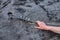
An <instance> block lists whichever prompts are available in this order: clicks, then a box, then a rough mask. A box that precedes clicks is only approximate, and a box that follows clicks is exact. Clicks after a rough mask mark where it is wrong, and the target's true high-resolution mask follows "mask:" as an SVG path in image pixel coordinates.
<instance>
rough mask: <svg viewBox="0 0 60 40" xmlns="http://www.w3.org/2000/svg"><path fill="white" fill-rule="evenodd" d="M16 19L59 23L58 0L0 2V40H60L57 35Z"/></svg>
mask: <svg viewBox="0 0 60 40" xmlns="http://www.w3.org/2000/svg"><path fill="white" fill-rule="evenodd" d="M9 12H11V13H12V14H13V15H12V17H13V19H10V17H9V15H8V13H9ZM17 18H22V19H25V20H28V21H29V20H30V21H36V20H40V21H46V22H48V21H54V22H60V21H59V20H60V0H0V40H60V35H59V34H56V33H53V32H49V31H43V30H38V29H35V28H34V26H35V25H31V24H28V23H26V22H23V21H21V20H19V19H17Z"/></svg>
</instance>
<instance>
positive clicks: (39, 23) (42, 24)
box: [35, 21, 48, 30]
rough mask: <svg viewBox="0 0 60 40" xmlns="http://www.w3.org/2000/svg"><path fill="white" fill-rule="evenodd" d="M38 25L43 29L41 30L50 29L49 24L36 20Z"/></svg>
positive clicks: (38, 27) (37, 26)
mask: <svg viewBox="0 0 60 40" xmlns="http://www.w3.org/2000/svg"><path fill="white" fill-rule="evenodd" d="M36 23H37V25H36V26H35V28H37V29H41V30H48V26H47V25H46V24H45V23H44V22H40V21H36Z"/></svg>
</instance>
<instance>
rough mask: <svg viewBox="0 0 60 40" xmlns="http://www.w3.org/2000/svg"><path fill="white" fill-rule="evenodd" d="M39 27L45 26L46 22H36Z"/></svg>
mask: <svg viewBox="0 0 60 40" xmlns="http://www.w3.org/2000/svg"><path fill="white" fill-rule="evenodd" d="M36 23H37V25H38V26H41V25H42V24H44V22H40V21H36Z"/></svg>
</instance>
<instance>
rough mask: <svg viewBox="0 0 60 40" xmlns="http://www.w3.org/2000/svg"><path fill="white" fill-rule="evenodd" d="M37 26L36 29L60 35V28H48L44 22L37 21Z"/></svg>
mask: <svg viewBox="0 0 60 40" xmlns="http://www.w3.org/2000/svg"><path fill="white" fill-rule="evenodd" d="M36 23H37V26H35V28H37V29H40V30H48V31H52V32H55V33H58V34H60V27H56V26H47V25H46V24H45V23H44V22H40V21H36Z"/></svg>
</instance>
